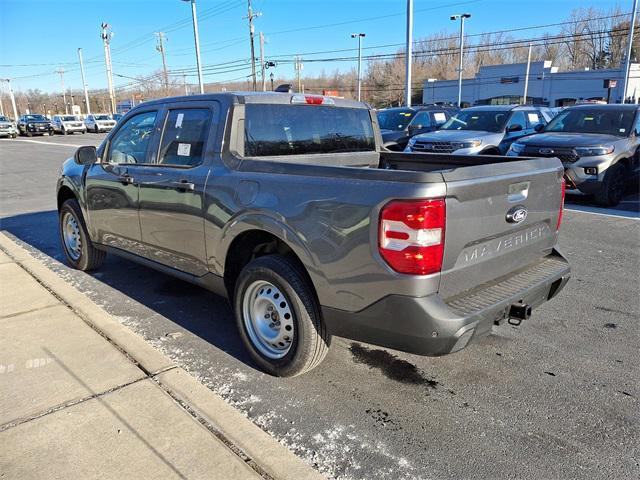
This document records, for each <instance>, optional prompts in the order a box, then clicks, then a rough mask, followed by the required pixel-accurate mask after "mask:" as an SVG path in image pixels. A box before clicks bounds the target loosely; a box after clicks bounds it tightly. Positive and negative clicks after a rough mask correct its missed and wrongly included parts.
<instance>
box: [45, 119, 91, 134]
mask: <svg viewBox="0 0 640 480" xmlns="http://www.w3.org/2000/svg"><path fill="white" fill-rule="evenodd" d="M51 125H53V131H54V132H55V133H61V134H63V135H68V134H70V133H76V132H80V133H87V127H86V126H85V124H84V122H83V121H82V119H81V118H80V117H77V116H76V115H54V116H53V119H52V120H51Z"/></svg>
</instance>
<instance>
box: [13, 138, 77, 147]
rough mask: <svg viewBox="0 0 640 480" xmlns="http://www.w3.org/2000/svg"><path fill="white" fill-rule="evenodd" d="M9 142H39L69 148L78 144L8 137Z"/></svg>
mask: <svg viewBox="0 0 640 480" xmlns="http://www.w3.org/2000/svg"><path fill="white" fill-rule="evenodd" d="M9 141H10V142H16V143H27V142H28V143H39V144H41V145H58V146H60V147H71V148H78V147H79V146H80V145H69V144H68V143H56V142H41V141H39V140H13V139H10V140H9Z"/></svg>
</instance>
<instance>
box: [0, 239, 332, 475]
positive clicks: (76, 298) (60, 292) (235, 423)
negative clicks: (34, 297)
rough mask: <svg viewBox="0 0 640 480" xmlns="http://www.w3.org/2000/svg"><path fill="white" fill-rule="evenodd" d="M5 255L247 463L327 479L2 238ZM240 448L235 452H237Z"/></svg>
mask: <svg viewBox="0 0 640 480" xmlns="http://www.w3.org/2000/svg"><path fill="white" fill-rule="evenodd" d="M2 251H4V253H5V254H6V255H8V256H9V257H11V259H12V260H13V261H15V262H16V263H17V264H19V265H20V266H21V267H22V268H24V269H25V270H26V271H28V272H29V273H30V274H31V275H32V276H33V277H34V278H36V280H38V281H39V282H40V283H41V284H42V285H43V286H44V287H45V288H46V289H47V290H49V291H50V292H51V293H52V294H53V295H55V296H56V297H58V298H59V299H61V300H62V301H63V302H64V303H66V304H67V305H68V306H69V307H71V309H72V310H73V311H74V312H75V313H76V314H77V315H78V316H80V317H81V318H82V319H83V320H84V321H85V322H86V323H88V324H89V325H90V326H92V327H93V328H94V329H95V330H96V331H97V332H98V333H100V334H101V335H102V336H104V337H105V338H107V339H108V340H109V341H110V342H111V343H113V344H114V345H115V346H116V347H117V348H119V349H120V350H121V351H123V352H124V353H125V354H126V355H127V356H128V357H129V358H130V359H131V360H132V361H133V362H134V363H136V364H137V365H138V366H139V367H140V368H141V369H142V370H143V371H145V372H146V373H147V374H148V375H150V376H152V377H153V378H154V380H155V381H156V382H157V383H158V384H159V385H160V386H161V387H162V388H163V389H164V390H165V391H166V392H167V393H168V394H169V395H171V396H172V397H173V398H174V400H176V401H178V402H179V403H181V404H182V405H183V406H184V407H185V408H186V409H187V410H188V411H190V413H191V414H192V415H194V416H197V417H199V418H200V419H201V420H205V421H206V422H208V423H209V424H210V425H211V427H213V429H214V430H215V431H217V432H218V433H219V434H220V435H221V436H223V437H224V438H225V439H226V440H227V441H228V442H229V443H231V444H232V450H240V454H241V456H242V457H243V458H245V461H247V462H252V463H255V464H256V465H257V466H259V468H260V470H263V471H264V473H266V474H267V475H268V476H270V477H272V478H274V479H286V480H289V479H290V480H299V479H310V480H314V479H318V480H319V479H323V478H324V477H323V476H322V475H320V473H318V472H317V471H316V470H314V469H313V468H312V467H310V466H309V465H307V464H306V463H304V462H303V461H302V460H301V459H299V458H298V457H296V456H295V455H294V454H293V453H292V452H291V451H290V450H288V449H287V448H286V447H284V446H283V445H281V444H280V443H279V442H278V441H277V440H275V439H274V438H273V437H271V436H270V435H269V434H267V433H266V432H264V431H263V430H262V429H260V428H259V427H258V426H257V425H255V424H254V423H253V422H251V420H249V419H248V418H246V417H245V416H244V415H242V413H240V412H239V411H238V410H236V409H235V408H233V407H232V406H230V405H229V404H228V403H226V402H225V401H224V399H223V398H222V397H220V396H218V395H217V394H215V393H213V392H212V391H211V390H209V389H208V388H207V387H205V386H204V385H202V384H201V383H200V382H198V381H197V380H196V379H195V378H193V377H192V376H191V375H189V373H188V372H186V371H185V370H183V369H181V368H179V367H176V366H175V364H174V363H173V362H172V361H171V360H170V359H169V358H168V357H166V356H165V355H164V354H162V353H160V352H159V351H157V350H156V349H155V348H153V347H152V346H151V345H149V344H148V343H146V342H145V341H144V340H143V339H142V338H140V337H139V336H138V335H136V334H135V333H133V332H132V331H131V330H129V329H128V328H127V327H125V326H124V325H122V324H121V323H119V322H118V321H117V320H115V319H114V318H113V317H111V315H109V314H108V313H107V312H105V311H104V310H103V309H102V308H101V307H99V306H98V305H96V304H95V303H93V302H92V301H91V300H90V299H89V298H88V297H86V296H85V295H84V294H82V293H81V292H79V291H78V290H76V289H75V288H74V287H72V286H70V285H68V284H67V283H66V282H65V280H63V279H62V278H60V277H59V276H58V275H57V274H56V273H55V272H53V271H52V270H50V269H49V268H48V267H47V266H46V265H44V264H43V263H42V262H41V261H39V260H37V259H36V258H34V257H33V256H32V255H31V254H30V253H29V252H28V251H27V250H26V249H24V248H23V247H21V246H20V245H18V244H17V243H16V242H15V241H13V240H12V239H10V238H9V237H8V236H7V235H5V234H4V233H2V232H0V259H2ZM233 447H235V448H233Z"/></svg>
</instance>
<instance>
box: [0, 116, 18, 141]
mask: <svg viewBox="0 0 640 480" xmlns="http://www.w3.org/2000/svg"><path fill="white" fill-rule="evenodd" d="M17 136H18V129H17V127H16V124H15V123H14V122H13V121H12V120H11V119H10V118H7V117H5V116H4V115H0V137H10V138H16V137H17Z"/></svg>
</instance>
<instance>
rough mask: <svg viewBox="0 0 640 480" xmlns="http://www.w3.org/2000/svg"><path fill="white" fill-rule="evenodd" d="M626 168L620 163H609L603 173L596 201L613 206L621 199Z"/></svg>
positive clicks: (606, 205) (605, 205)
mask: <svg viewBox="0 0 640 480" xmlns="http://www.w3.org/2000/svg"><path fill="white" fill-rule="evenodd" d="M626 176H627V175H626V168H625V166H624V165H623V164H621V163H616V164H615V165H611V166H610V167H609V168H608V169H607V173H605V176H604V180H603V182H602V185H601V186H600V191H599V192H597V193H596V202H597V203H598V204H600V205H602V206H604V207H615V206H616V205H618V204H619V203H620V202H621V201H622V197H623V196H624V186H625V181H626Z"/></svg>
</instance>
